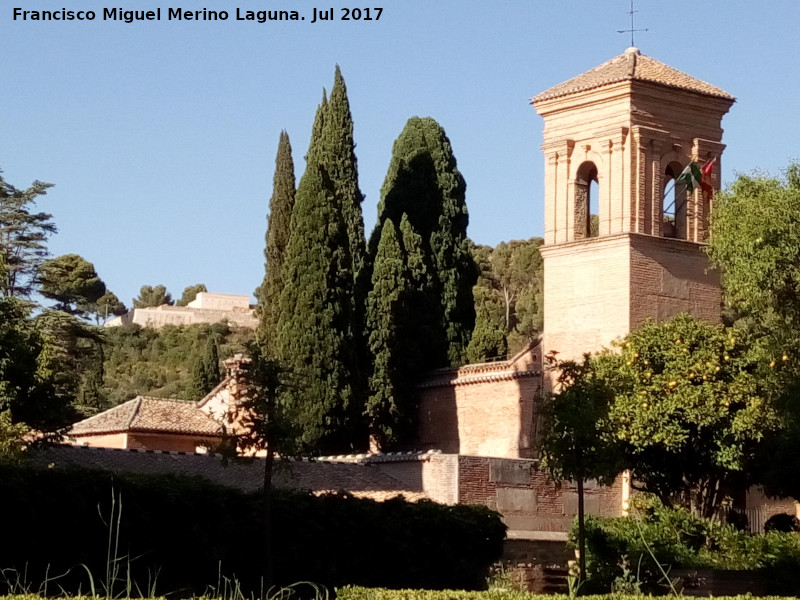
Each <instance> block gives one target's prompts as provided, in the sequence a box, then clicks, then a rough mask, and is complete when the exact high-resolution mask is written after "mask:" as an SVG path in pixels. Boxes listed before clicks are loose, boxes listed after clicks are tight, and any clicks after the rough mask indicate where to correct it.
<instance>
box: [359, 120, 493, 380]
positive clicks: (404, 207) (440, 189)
mask: <svg viewBox="0 0 800 600" xmlns="http://www.w3.org/2000/svg"><path fill="white" fill-rule="evenodd" d="M465 192H466V183H465V182H464V178H463V177H462V175H461V173H460V172H459V170H458V167H457V166H456V160H455V156H454V155H453V151H452V147H451V145H450V140H449V139H448V138H447V135H446V134H445V132H444V130H443V129H442V127H441V126H440V125H439V124H438V123H437V122H436V121H434V120H433V119H430V118H423V119H421V118H419V117H413V118H411V119H409V121H408V123H406V126H405V128H404V129H403V131H402V132H401V134H400V136H399V137H398V138H397V140H395V143H394V146H393V149H392V160H391V162H390V164H389V171H388V173H387V175H386V179H385V181H384V184H383V187H382V189H381V201H380V204H379V205H378V223H377V225H376V228H375V230H374V232H373V234H372V238H371V240H370V251H371V253H372V254H373V255H374V253H375V252H376V251H377V246H378V242H379V238H380V232H381V231H382V228H383V224H384V222H385V221H386V220H387V219H388V220H391V221H392V222H393V224H394V225H395V228H397V227H398V225H399V223H400V221H401V219H402V216H403V214H406V215H407V218H408V221H409V223H410V225H411V227H412V228H413V230H414V232H415V233H417V234H418V235H419V236H420V237H421V242H422V245H421V249H422V254H423V259H424V262H425V265H426V268H427V271H428V272H429V273H430V275H431V277H432V281H433V283H434V285H435V289H433V290H432V300H433V298H436V299H438V310H437V311H436V312H437V316H438V318H439V322H438V328H439V330H440V332H439V333H438V336H437V337H440V338H442V339H443V340H444V348H445V354H444V356H443V357H441V358H435V359H434V360H433V361H432V362H431V363H429V367H431V368H432V367H436V366H443V364H461V363H463V362H464V361H465V360H466V350H467V346H468V344H469V340H470V337H471V334H472V329H473V327H474V325H475V307H474V302H473V298H472V286H473V285H474V284H475V281H476V280H477V269H476V267H475V263H474V261H473V259H472V256H471V255H470V252H469V245H468V240H467V224H468V222H469V217H468V215H467V207H466V202H465V199H464V198H465ZM431 304H432V305H433V302H431ZM429 343H430V344H431V346H432V347H434V348H438V347H439V346H440V345H441V344H440V343H439V341H438V340H437V339H433V340H429Z"/></svg>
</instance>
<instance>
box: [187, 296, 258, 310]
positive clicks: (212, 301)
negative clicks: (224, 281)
mask: <svg viewBox="0 0 800 600" xmlns="http://www.w3.org/2000/svg"><path fill="white" fill-rule="evenodd" d="M186 306H187V307H188V308H204V309H209V310H236V309H242V310H250V297H249V296H243V295H241V296H240V295H236V294H211V293H209V292H198V294H197V296H196V297H195V299H194V300H192V301H191V302H189V304H187V305H186Z"/></svg>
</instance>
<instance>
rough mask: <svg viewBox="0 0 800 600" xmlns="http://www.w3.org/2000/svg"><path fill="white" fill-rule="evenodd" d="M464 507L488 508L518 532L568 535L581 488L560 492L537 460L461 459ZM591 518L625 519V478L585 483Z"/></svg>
mask: <svg viewBox="0 0 800 600" xmlns="http://www.w3.org/2000/svg"><path fill="white" fill-rule="evenodd" d="M458 459H459V468H458V472H459V489H458V494H459V503H462V504H483V505H485V506H488V507H489V508H491V509H493V510H497V511H498V512H500V513H501V514H502V515H503V520H504V521H505V523H506V524H507V525H508V526H509V529H512V530H522V531H566V530H567V529H568V528H569V526H570V524H571V523H572V519H573V517H574V516H575V515H576V514H577V513H578V495H577V488H576V487H575V486H574V485H570V484H566V483H565V484H563V485H562V486H561V488H560V489H559V488H558V487H557V486H556V485H555V484H554V483H553V482H551V481H549V480H548V477H547V474H546V473H545V472H544V471H542V470H541V469H539V467H538V461H535V460H511V459H494V458H487V457H482V456H459V457H458ZM585 509H586V512H587V514H594V515H601V516H620V515H621V514H622V480H621V478H618V480H617V481H616V482H615V483H614V485H612V486H610V487H605V488H604V487H600V486H598V485H597V484H596V483H594V482H587V484H586V485H585Z"/></svg>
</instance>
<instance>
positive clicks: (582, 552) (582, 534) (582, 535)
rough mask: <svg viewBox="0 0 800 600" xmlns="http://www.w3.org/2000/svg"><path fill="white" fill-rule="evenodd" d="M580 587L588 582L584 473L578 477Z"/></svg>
mask: <svg viewBox="0 0 800 600" xmlns="http://www.w3.org/2000/svg"><path fill="white" fill-rule="evenodd" d="M578 553H579V554H578V569H579V570H578V585H580V584H582V583H583V582H584V581H586V524H585V521H584V512H583V473H581V474H580V475H579V477H578Z"/></svg>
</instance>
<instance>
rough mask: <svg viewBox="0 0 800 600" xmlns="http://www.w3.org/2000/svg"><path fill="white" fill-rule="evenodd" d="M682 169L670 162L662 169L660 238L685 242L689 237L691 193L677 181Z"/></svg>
mask: <svg viewBox="0 0 800 600" xmlns="http://www.w3.org/2000/svg"><path fill="white" fill-rule="evenodd" d="M682 172H683V167H682V166H681V165H680V163H677V162H671V163H669V164H668V165H667V167H666V169H664V187H663V190H662V194H661V196H662V197H661V236H662V237H667V238H676V239H679V240H685V239H687V238H688V237H689V235H688V234H689V219H688V214H689V211H688V207H689V200H690V199H691V193H690V192H689V190H688V188H687V186H686V184H685V183H683V182H682V181H679V180H678V178H679V177H680V175H681V173H682Z"/></svg>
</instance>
